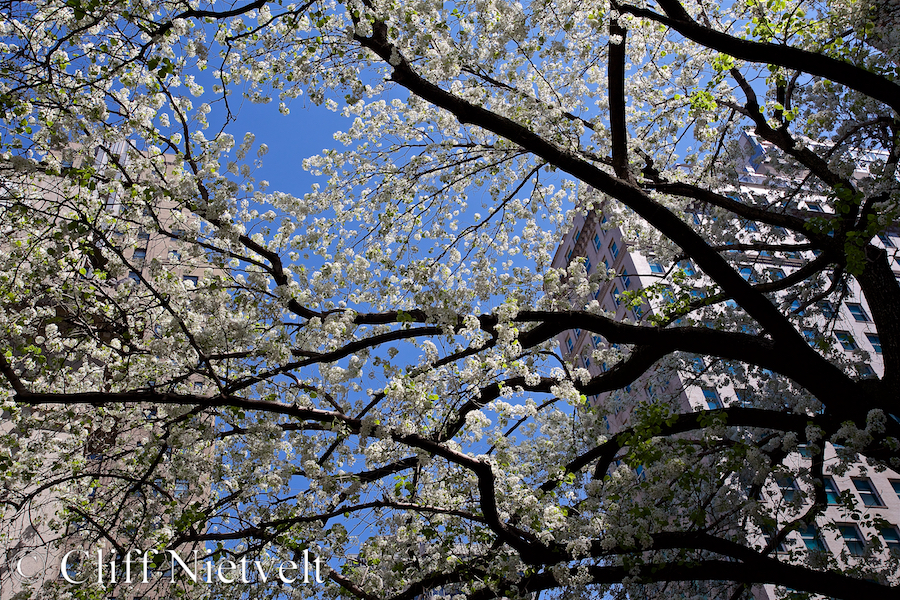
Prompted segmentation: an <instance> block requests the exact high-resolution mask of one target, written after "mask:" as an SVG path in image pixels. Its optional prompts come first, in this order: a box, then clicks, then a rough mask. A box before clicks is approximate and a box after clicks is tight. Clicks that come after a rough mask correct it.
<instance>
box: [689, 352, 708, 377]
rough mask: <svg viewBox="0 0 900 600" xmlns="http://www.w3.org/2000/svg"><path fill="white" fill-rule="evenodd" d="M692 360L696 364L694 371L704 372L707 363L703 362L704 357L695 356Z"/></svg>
mask: <svg viewBox="0 0 900 600" xmlns="http://www.w3.org/2000/svg"><path fill="white" fill-rule="evenodd" d="M691 362H692V363H693V364H694V372H696V373H702V372H703V371H705V370H706V363H705V362H703V357H701V356H695V357H694V358H693V359H691Z"/></svg>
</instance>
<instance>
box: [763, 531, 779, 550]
mask: <svg viewBox="0 0 900 600" xmlns="http://www.w3.org/2000/svg"><path fill="white" fill-rule="evenodd" d="M762 534H763V539H764V540H765V541H766V546H770V545H771V544H772V540H773V539H775V529H774V528H772V527H771V526H769V525H763V526H762ZM775 552H784V544H782V543H781V542H778V545H777V546H775Z"/></svg>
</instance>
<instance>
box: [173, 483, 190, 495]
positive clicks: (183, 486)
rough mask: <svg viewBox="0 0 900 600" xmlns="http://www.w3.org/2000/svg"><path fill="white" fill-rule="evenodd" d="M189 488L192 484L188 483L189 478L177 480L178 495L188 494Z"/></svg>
mask: <svg viewBox="0 0 900 600" xmlns="http://www.w3.org/2000/svg"><path fill="white" fill-rule="evenodd" d="M188 489H190V486H189V485H188V481H187V479H176V480H175V495H176V496H182V495H184V494H187V492H188Z"/></svg>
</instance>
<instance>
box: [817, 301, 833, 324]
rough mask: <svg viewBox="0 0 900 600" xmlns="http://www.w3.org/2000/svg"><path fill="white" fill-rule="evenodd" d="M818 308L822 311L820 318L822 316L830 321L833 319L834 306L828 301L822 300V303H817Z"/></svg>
mask: <svg viewBox="0 0 900 600" xmlns="http://www.w3.org/2000/svg"><path fill="white" fill-rule="evenodd" d="M819 308H821V309H822V316H824V317H825V318H826V319H829V320H830V319H833V318H834V315H835V312H834V304H832V303H831V302H829V301H828V300H823V301H822V302H819Z"/></svg>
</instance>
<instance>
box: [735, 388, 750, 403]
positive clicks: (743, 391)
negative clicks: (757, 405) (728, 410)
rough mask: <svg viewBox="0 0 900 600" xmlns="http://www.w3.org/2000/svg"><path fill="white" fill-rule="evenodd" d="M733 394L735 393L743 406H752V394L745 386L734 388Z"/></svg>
mask: <svg viewBox="0 0 900 600" xmlns="http://www.w3.org/2000/svg"><path fill="white" fill-rule="evenodd" d="M734 393H735V395H737V399H738V402H740V403H741V406H742V407H744V408H753V395H752V394H751V393H750V390H749V389H747V388H735V390H734Z"/></svg>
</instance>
